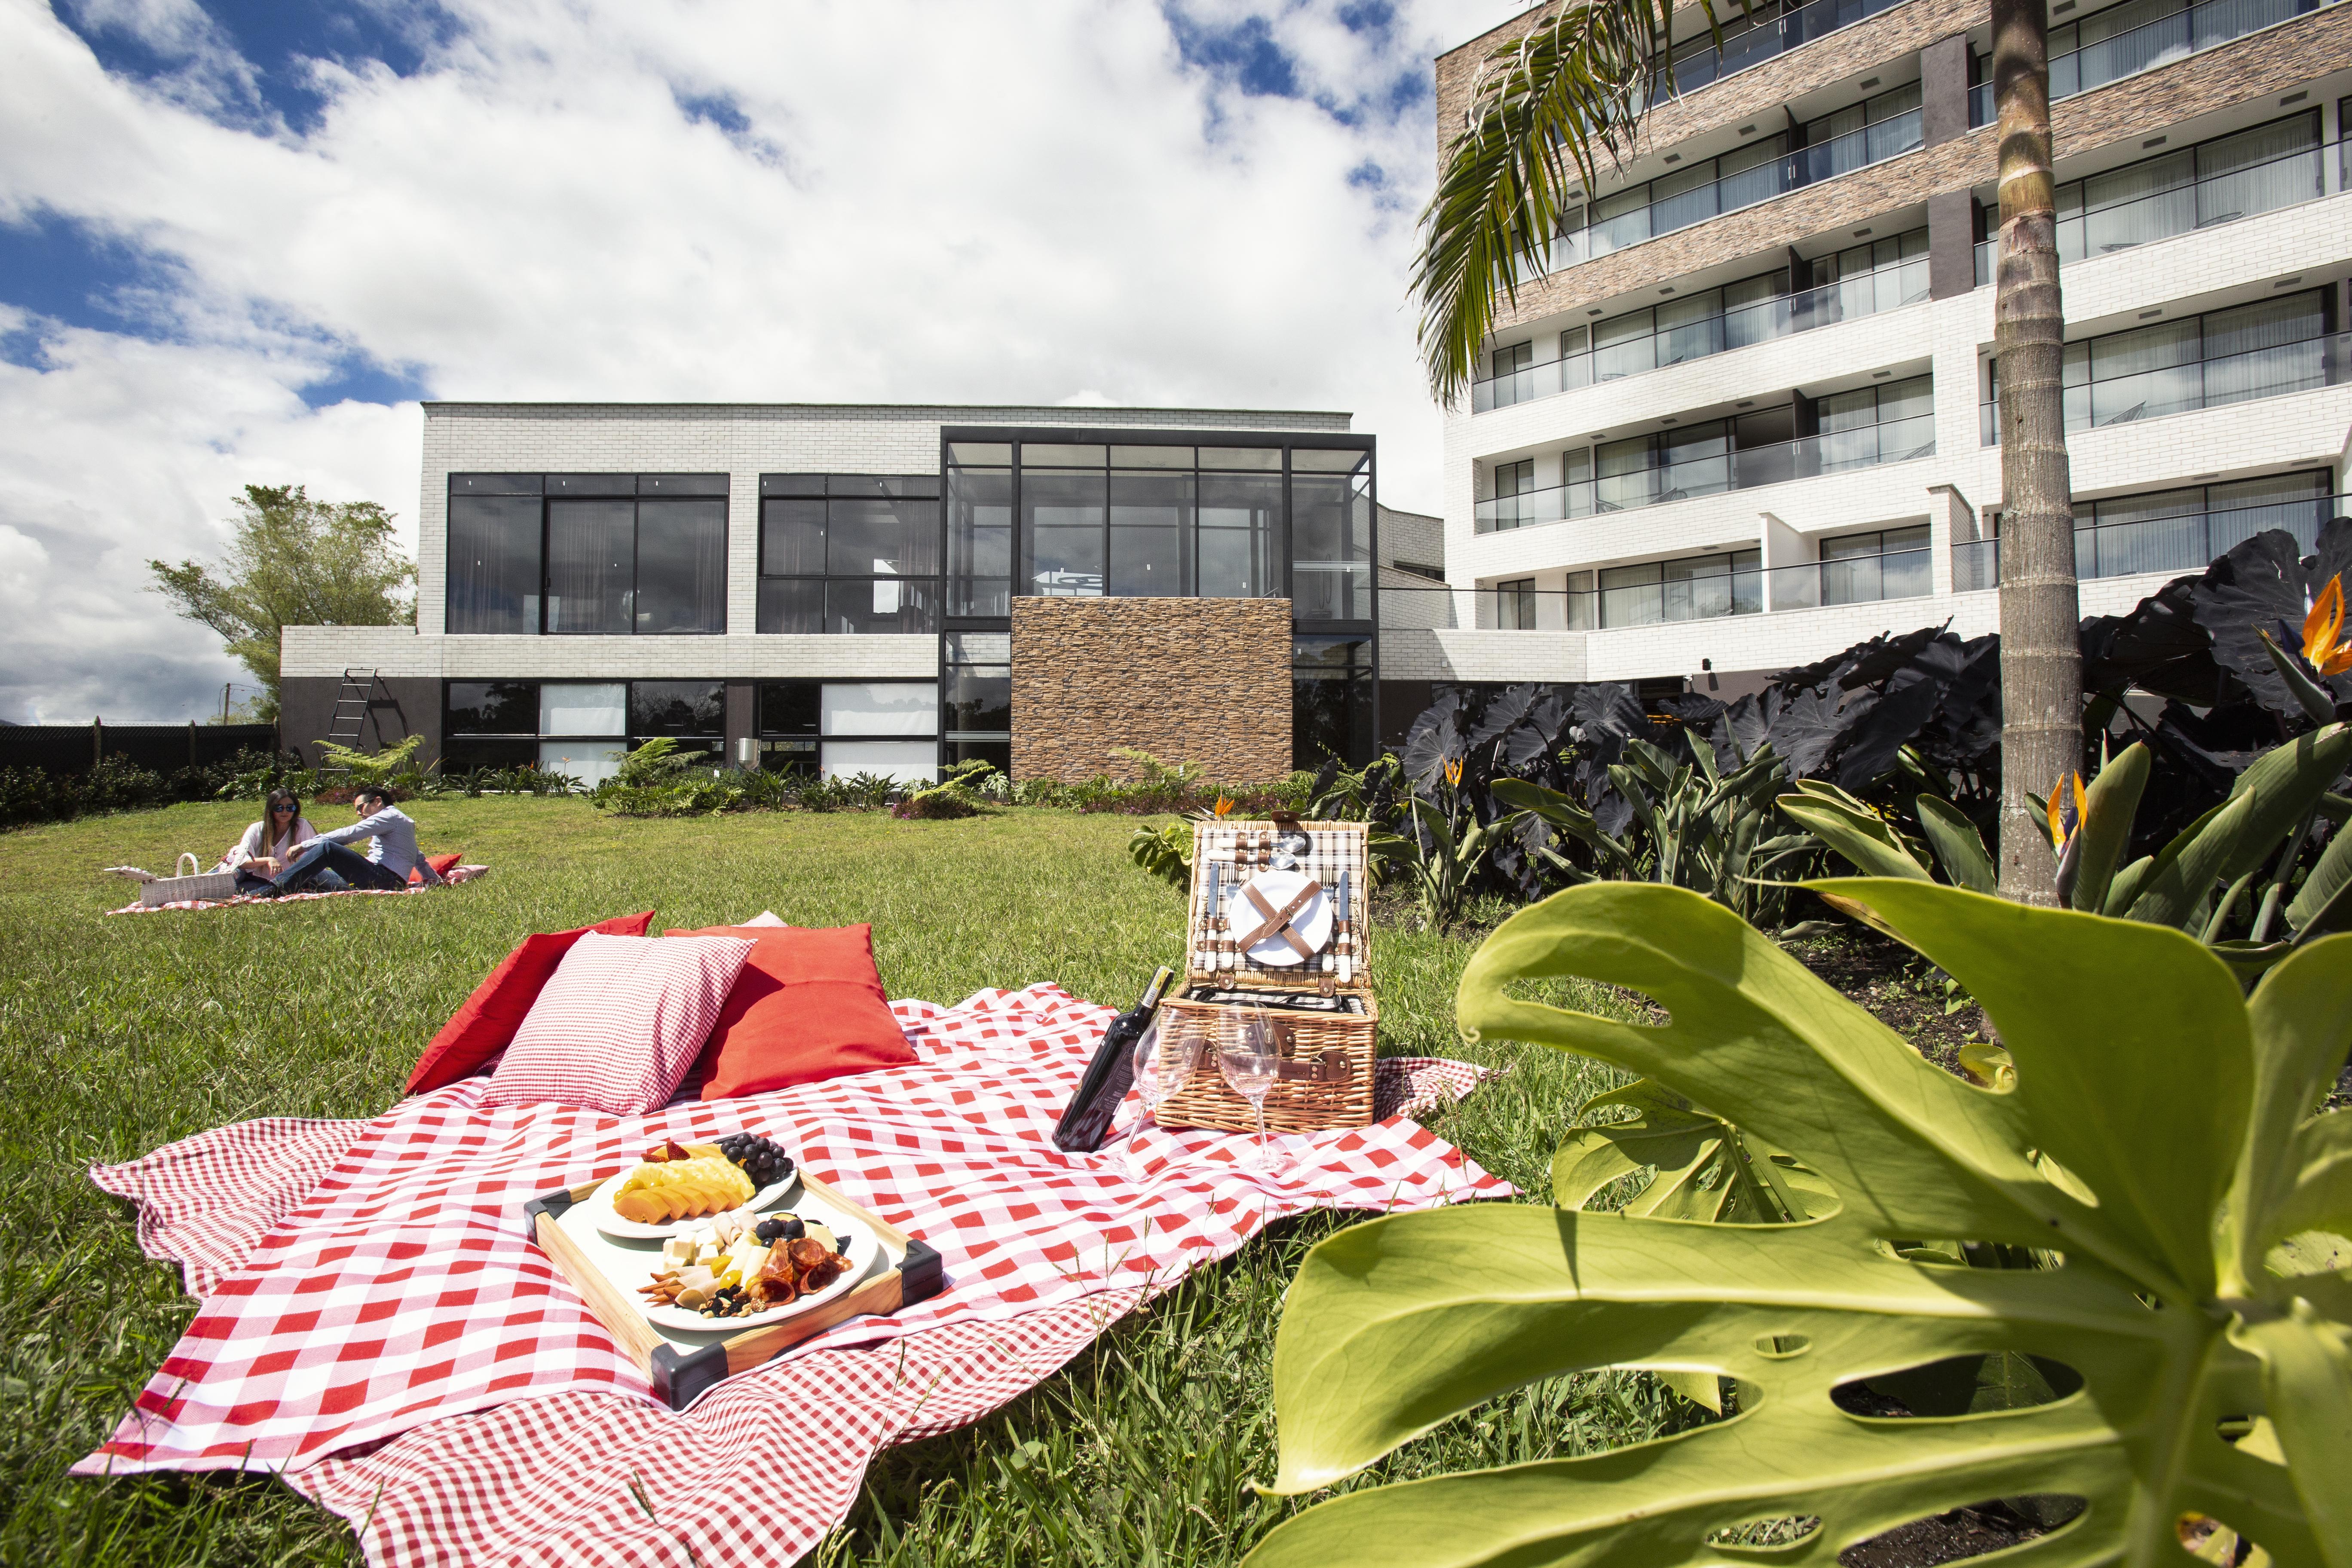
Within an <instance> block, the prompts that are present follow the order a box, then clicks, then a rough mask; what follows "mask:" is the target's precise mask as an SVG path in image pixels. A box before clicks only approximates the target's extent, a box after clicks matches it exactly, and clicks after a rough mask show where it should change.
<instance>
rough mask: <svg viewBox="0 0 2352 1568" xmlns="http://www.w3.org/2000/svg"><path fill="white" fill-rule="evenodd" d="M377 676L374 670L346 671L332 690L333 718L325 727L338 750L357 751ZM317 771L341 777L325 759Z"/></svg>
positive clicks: (334, 767)
mask: <svg viewBox="0 0 2352 1568" xmlns="http://www.w3.org/2000/svg"><path fill="white" fill-rule="evenodd" d="M375 683H376V672H375V671H374V670H373V669H346V670H344V671H343V683H342V684H341V686H339V687H337V688H336V689H335V714H334V718H333V720H332V721H331V722H330V723H329V724H328V726H327V739H328V740H330V741H331V742H334V743H335V744H336V745H338V746H348V747H350V748H351V749H352V750H353V751H357V750H359V744H360V736H361V735H362V733H363V732H364V731H365V730H366V729H367V716H368V702H369V700H371V699H372V698H373V697H374V696H375ZM319 771H320V773H344V772H348V771H349V770H348V769H345V768H343V767H341V765H340V764H338V763H334V762H333V761H331V760H330V759H328V758H323V757H322V758H321V759H320V763H319Z"/></svg>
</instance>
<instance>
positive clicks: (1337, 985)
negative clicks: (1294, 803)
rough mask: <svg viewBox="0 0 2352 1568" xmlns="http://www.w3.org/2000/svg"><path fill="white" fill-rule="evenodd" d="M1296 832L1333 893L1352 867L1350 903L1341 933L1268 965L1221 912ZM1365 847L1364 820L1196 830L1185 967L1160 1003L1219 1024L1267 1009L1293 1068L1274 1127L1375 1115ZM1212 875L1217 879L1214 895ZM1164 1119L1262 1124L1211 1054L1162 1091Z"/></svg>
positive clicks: (1178, 1123)
mask: <svg viewBox="0 0 2352 1568" xmlns="http://www.w3.org/2000/svg"><path fill="white" fill-rule="evenodd" d="M1292 832H1303V833H1305V834H1306V835H1307V841H1308V845H1309V848H1308V851H1307V854H1306V855H1304V856H1301V857H1299V858H1298V861H1299V864H1298V869H1299V870H1300V871H1301V872H1303V873H1304V874H1305V875H1306V876H1307V879H1309V882H1310V883H1311V884H1313V885H1315V886H1319V887H1320V888H1321V889H1323V897H1324V898H1325V899H1327V900H1336V899H1337V895H1338V892H1339V883H1340V880H1341V879H1342V874H1343V873H1344V878H1345V880H1346V883H1347V889H1348V897H1347V907H1346V908H1345V909H1339V908H1337V907H1336V904H1335V908H1334V910H1333V914H1334V917H1335V918H1334V920H1333V921H1332V925H1331V933H1330V936H1329V937H1328V940H1327V941H1326V942H1325V943H1324V944H1323V946H1322V947H1320V948H1319V949H1318V950H1316V951H1314V952H1311V953H1310V954H1308V955H1307V957H1306V958H1305V959H1304V961H1303V962H1301V963H1292V964H1273V963H1261V962H1259V961H1257V960H1255V959H1254V958H1252V957H1251V956H1250V953H1249V952H1247V951H1244V950H1243V940H1244V938H1245V937H1246V936H1247V935H1248V934H1249V933H1248V932H1244V931H1234V930H1233V929H1232V923H1231V921H1230V920H1222V921H1221V919H1220V910H1219V908H1218V906H1220V905H1222V906H1223V907H1224V909H1225V910H1230V909H1232V908H1233V907H1234V898H1235V896H1236V895H1237V894H1241V893H1242V891H1243V889H1244V888H1245V887H1246V886H1247V885H1248V884H1249V882H1250V881H1251V879H1252V878H1253V877H1254V876H1255V874H1256V873H1257V872H1259V871H1261V870H1263V869H1265V868H1267V867H1268V866H1269V865H1270V864H1271V862H1272V860H1273V858H1274V857H1275V855H1276V853H1277V846H1276V840H1277V839H1278V838H1280V837H1282V836H1283V835H1285V834H1288V833H1292ZM1365 845H1366V828H1365V825H1364V824H1362V823H1360V822H1307V821H1300V820H1299V819H1297V818H1296V817H1280V816H1278V817H1276V818H1275V819H1274V820H1272V821H1266V822H1233V821H1223V822H1220V821H1204V822H1202V823H1199V824H1197V825H1196V826H1194V829H1193V839H1192V897H1191V899H1190V900H1188V902H1187V904H1186V910H1185V931H1186V935H1185V971H1186V973H1185V976H1184V981H1183V984H1181V987H1180V988H1179V989H1178V992H1177V994H1175V995H1172V996H1171V997H1170V998H1169V999H1168V1000H1166V1001H1164V1002H1162V1003H1161V1004H1160V1010H1161V1012H1162V1013H1164V1014H1173V1015H1175V1016H1177V1017H1179V1018H1182V1017H1185V1016H1188V1015H1190V1016H1192V1017H1193V1018H1194V1019H1196V1020H1198V1021H1200V1022H1202V1023H1205V1024H1207V1025H1209V1026H1211V1027H1212V1028H1213V1027H1214V1026H1215V1025H1216V1023H1217V1021H1218V1018H1219V1016H1220V1015H1221V1014H1225V1013H1228V1012H1230V1011H1231V1010H1232V1009H1233V1008H1235V1007H1242V1006H1255V1007H1259V1008H1262V1009H1264V1010H1265V1012H1266V1013H1267V1015H1268V1016H1270V1017H1271V1018H1272V1020H1273V1022H1274V1026H1275V1036H1276V1040H1277V1042H1278V1043H1279V1045H1280V1047H1281V1052H1282V1056H1283V1068H1282V1077H1281V1079H1279V1080H1278V1081H1277V1082H1276V1084H1275V1086H1274V1089H1272V1090H1271V1091H1270V1092H1269V1093H1268V1094H1267V1095H1266V1100H1265V1124H1266V1127H1267V1130H1268V1131H1275V1132H1321V1131H1329V1130H1331V1129H1334V1128H1344V1127H1366V1126H1370V1124H1371V1121H1372V1120H1373V1118H1372V1058H1373V1054H1374V1050H1375V1036H1376V1035H1377V1033H1378V1030H1379V1026H1380V1016H1381V1015H1380V1008H1379V1005H1377V1004H1376V1003H1375V1001H1374V1000H1373V996H1372V984H1371V977H1370V974H1369V973H1367V972H1366V968H1365V963H1364V947H1365V941H1364V939H1365V934H1366V926H1367V916H1368V915H1369V914H1370V903H1371V893H1370V887H1369V886H1368V883H1369V878H1368V877H1367V875H1366V863H1365V862H1366V857H1365ZM1212 881H1214V882H1215V883H1216V886H1217V889H1218V892H1217V898H1216V900H1215V902H1214V903H1212V901H1211V899H1210V893H1209V889H1210V884H1211V882H1212ZM1245 907H1249V906H1247V905H1246V904H1245ZM1257 912H1259V913H1261V914H1264V913H1267V912H1271V913H1273V914H1276V915H1278V914H1279V913H1280V912H1281V911H1279V910H1274V911H1264V910H1259V911H1257ZM1292 945H1293V947H1294V949H1295V948H1296V946H1297V944H1296V943H1294V944H1292ZM1157 1120H1158V1121H1159V1122H1160V1125H1161V1126H1163V1127H1213V1128H1216V1129H1219V1130H1221V1131H1228V1132H1246V1131H1252V1130H1254V1129H1255V1127H1256V1126H1257V1117H1256V1115H1255V1112H1253V1111H1252V1110H1250V1105H1249V1101H1247V1100H1244V1099H1243V1098H1242V1097H1241V1096H1239V1095H1237V1094H1235V1093H1234V1091H1233V1090H1232V1089H1228V1088H1227V1087H1226V1086H1225V1080H1224V1079H1223V1076H1222V1075H1221V1074H1219V1072H1218V1071H1217V1068H1216V1064H1215V1063H1214V1062H1204V1063H1202V1065H1201V1067H1200V1068H1198V1069H1197V1070H1195V1071H1194V1073H1193V1075H1192V1079H1191V1080H1190V1081H1189V1082H1188V1083H1186V1084H1185V1086H1184V1088H1183V1089H1181V1091H1179V1092H1178V1093H1176V1094H1173V1095H1171V1096H1170V1097H1169V1098H1168V1099H1167V1100H1165V1101H1163V1102H1162V1103H1161V1104H1160V1108H1159V1110H1158V1112H1157Z"/></svg>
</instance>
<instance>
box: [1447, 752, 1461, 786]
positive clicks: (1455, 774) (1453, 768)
mask: <svg viewBox="0 0 2352 1568" xmlns="http://www.w3.org/2000/svg"><path fill="white" fill-rule="evenodd" d="M1445 782H1446V783H1447V784H1450V785H1452V786H1453V787H1454V788H1455V789H1460V788H1461V787H1462V759H1461V758H1459V757H1456V758H1454V760H1453V761H1452V762H1450V763H1446V764H1445Z"/></svg>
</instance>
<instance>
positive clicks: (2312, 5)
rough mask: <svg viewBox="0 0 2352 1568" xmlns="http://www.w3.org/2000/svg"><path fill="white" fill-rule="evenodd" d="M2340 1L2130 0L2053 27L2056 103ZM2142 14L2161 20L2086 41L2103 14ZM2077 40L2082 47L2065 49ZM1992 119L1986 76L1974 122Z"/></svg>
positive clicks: (2119, 18)
mask: <svg viewBox="0 0 2352 1568" xmlns="http://www.w3.org/2000/svg"><path fill="white" fill-rule="evenodd" d="M2333 4H2335V0H2202V3H2201V4H2199V5H2188V6H2181V5H2179V3H2178V0H2126V4H2125V5H2116V6H2111V7H2109V8H2108V9H2107V10H2105V11H2103V12H2098V13H2095V14H2094V15H2092V16H2087V17H2085V18H2084V19H2083V20H2082V21H2080V22H2077V23H2074V24H2072V25H2071V26H2069V27H2053V28H2051V29H2050V97H2051V99H2052V100H2053V102H2054V101H2055V100H2059V99H2062V98H2072V97H2073V96H2074V95H2075V94H2076V93H2080V92H2088V91H2090V90H2091V89H2093V88H2095V87H2105V86H2106V85H2107V83H2109V82H2111V81H2120V80H2122V79H2124V78H2125V77H2127V76H2135V75H2137V74H2138V73H2139V72H2141V71H2144V70H2154V69H2155V68H2157V67H2158V66H2166V65H2170V64H2171V63H2172V62H2173V61H2175V60H2181V59H2187V58H2189V56H2190V55H2197V54H2202V53H2204V52H2205V51H2206V50H2207V49H2210V48H2216V47H2220V46H2221V45H2222V44H2226V43H2228V42H2230V41H2231V39H2233V38H2242V37H2245V36H2246V35H2247V34H2248V33H2252V32H2258V31H2260V30H2261V29H2262V28H2264V27H2268V26H2273V25H2274V24H2276V23H2280V22H2285V21H2291V20H2293V19H2294V17H2297V16H2307V15H2309V14H2310V13H2311V12H2314V11H2316V10H2318V9H2320V8H2321V6H2322V5H2333ZM2158 13H2168V14H2167V15H2158ZM2139 15H2147V16H2151V17H2152V18H2153V19H2152V20H2149V21H2146V22H2142V23H2140V24H2139V25H2138V26H2134V27H2131V28H2128V29H2126V31H2123V32H2119V33H2109V34H2107V35H2106V36H2105V37H2099V38H2096V39H2094V40H2093V41H2092V42H2089V43H2082V42H2080V39H2081V37H2082V34H2083V31H2084V29H2086V28H2097V27H2099V26H2100V24H2101V23H2102V21H2103V20H2107V21H2108V25H2110V26H2112V25H2114V24H2115V23H2120V22H2125V21H2128V20H2130V19H2131V17H2132V16H2139ZM2069 34H2071V35H2072V37H2071V39H2070V37H2068V35H2069ZM2069 42H2073V43H2074V46H2075V47H2071V48H2069V47H2064V46H2065V45H2066V44H2068V43H2069ZM1992 119H1993V101H1992V83H1990V82H1989V81H1984V82H1979V83H1978V84H1977V85H1976V86H1974V87H1972V88H1970V89H1969V124H1970V125H1972V126H1975V125H1990V124H1991V123H1992Z"/></svg>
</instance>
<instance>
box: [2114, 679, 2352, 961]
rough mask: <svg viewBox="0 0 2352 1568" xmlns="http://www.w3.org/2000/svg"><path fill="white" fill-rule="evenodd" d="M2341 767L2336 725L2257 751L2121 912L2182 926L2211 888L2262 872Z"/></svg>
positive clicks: (2349, 759)
mask: <svg viewBox="0 0 2352 1568" xmlns="http://www.w3.org/2000/svg"><path fill="white" fill-rule="evenodd" d="M2347 763H2352V728H2347V726H2345V725H2342V724H2330V725H2329V726H2327V727H2326V729H2324V730H2315V731H2312V732H2311V733H2310V734H2308V735H2298V736H2296V737H2295V738H2294V740H2292V741H2290V742H2287V743H2286V744H2284V745H2282V746H2274V747H2273V748H2272V749H2271V750H2269V751H2267V752H2263V754H2262V756H2261V757H2259V758H2257V759H2256V760H2255V762H2254V763H2253V764H2252V766H2251V767H2249V768H2247V769H2246V771H2245V772H2244V773H2240V774H2239V775H2238V781H2237V784H2236V785H2235V786H2234V788H2233V790H2232V793H2231V796H2230V799H2229V800H2228V802H2227V803H2225V804H2224V805H2221V806H2220V807H2219V808H2218V809H2216V810H2215V811H2214V812H2213V813H2212V815H2211V816H2210V817H2208V818H2205V819H2202V822H2201V826H2200V825H2191V828H2190V830H2189V831H2188V832H2184V833H2183V834H2182V835H2181V836H2180V837H2178V838H2175V839H2174V840H2173V841H2172V843H2170V844H2168V845H2167V846H2166V847H2165V848H2164V851H2163V852H2162V853H2161V854H2159V855H2158V856H2157V858H2156V863H2155V865H2154V866H2152V867H2151V868H2149V869H2148V871H2147V874H2146V875H2145V876H2144V877H2143V878H2141V879H2139V880H2138V881H2137V883H2136V885H2135V897H2134V898H2133V900H2132V901H2131V907H2130V908H2129V909H2128V910H2124V911H2122V912H2123V913H2125V914H2126V915H2128V916H2129V917H2130V918H2131V919H2133V920H2136V921H2147V922H2149V923H2151V924H2154V925H2168V926H2177V925H2182V924H2185V923H2186V922H2187V921H2188V920H2189V915H2190V913H2191V911H2193V910H2195V909H2196V908H2197V906H2198V905H2199V904H2200V903H2201V902H2203V901H2204V900H2205V897H2206V895H2207V894H2209V893H2210V892H2211V891H2212V889H2213V884H2214V883H2216V882H2231V881H2235V880H2236V879H2238V878H2240V877H2242V876H2244V875H2245V874H2246V873H2247V872H2249V871H2252V870H2253V869H2255V868H2258V867H2259V866H2261V865H2262V863H2263V860H2265V859H2266V858H2269V856H2270V854H2271V852H2272V851H2273V849H2276V848H2277V847H2278V844H2279V840H2280V839H2282V838H2284V837H2286V836H2287V835H2288V834H2289V833H2292V832H2293V831H2294V829H2295V827H2296V826H2297V825H2298V824H2300V823H2301V822H2302V821H2303V819H2304V817H2305V816H2306V815H2308V814H2309V812H2310V811H2311V809H2312V807H2313V806H2315V805H2318V804H2319V797H2320V796H2321V795H2324V794H2326V791H2327V788H2328V786H2329V785H2331V784H2334V783H2335V782H2336V780H2337V779H2338V778H2340V777H2342V776H2343V773H2344V769H2345V767H2346V765H2347ZM2113 901H2114V900H2113V899H2112V898H2110V900H2109V902H2110V904H2112V903H2113ZM2110 912H2113V911H2112V910H2111V911H2110Z"/></svg>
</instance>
